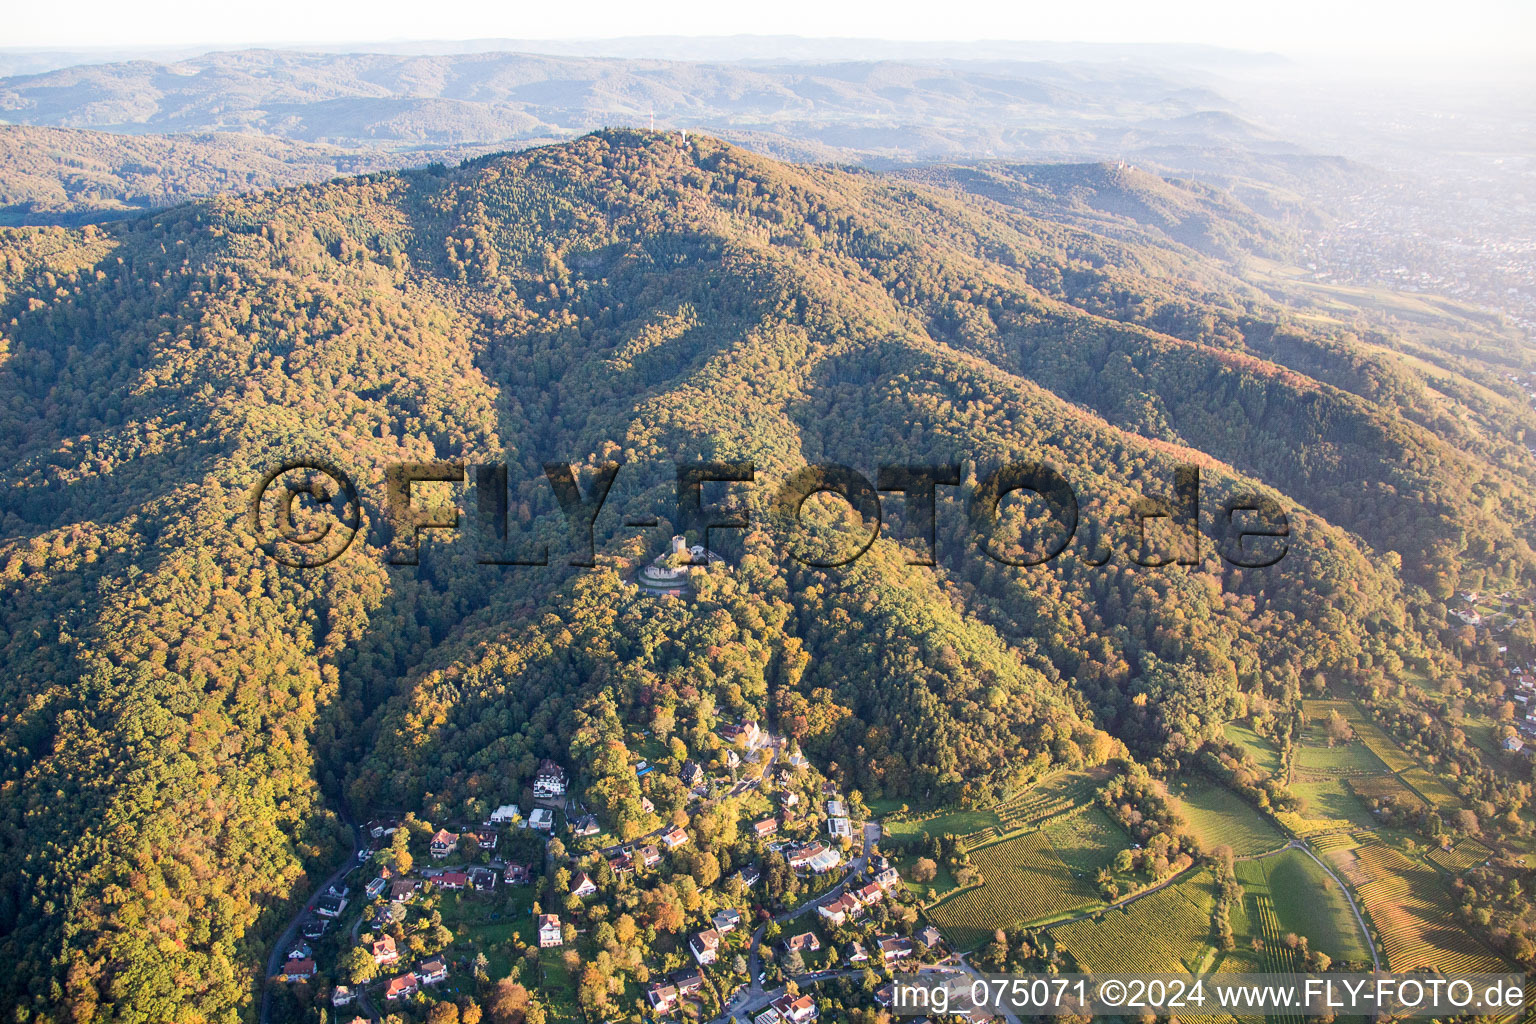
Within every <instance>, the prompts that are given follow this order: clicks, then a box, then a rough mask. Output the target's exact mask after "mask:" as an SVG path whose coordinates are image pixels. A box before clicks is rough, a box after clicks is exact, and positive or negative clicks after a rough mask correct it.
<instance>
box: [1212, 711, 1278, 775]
mask: <svg viewBox="0 0 1536 1024" xmlns="http://www.w3.org/2000/svg"><path fill="white" fill-rule="evenodd" d="M1223 732H1224V733H1225V735H1226V737H1227V739H1229V740H1231V741H1232V742H1233V743H1236V744H1237V745H1238V746H1240V747H1242V748H1243V749H1244V750H1246V751H1247V752H1248V753H1249V754H1250V755H1251V756H1252V757H1253V759H1254V760H1255V761H1257V762H1258V764H1259V767H1260V768H1263V769H1264V770H1265V771H1267V772H1270V773H1274V772H1278V771H1279V770H1280V751H1279V750H1277V749H1275V745H1274V744H1273V743H1271V742H1270V741H1269V740H1267V739H1265V738H1264V737H1263V736H1260V735H1259V734H1258V733H1256V732H1254V731H1253V730H1252V729H1250V728H1248V727H1247V726H1246V725H1240V724H1238V723H1237V722H1228V723H1227V726H1226V728H1225V729H1224V730H1223Z"/></svg>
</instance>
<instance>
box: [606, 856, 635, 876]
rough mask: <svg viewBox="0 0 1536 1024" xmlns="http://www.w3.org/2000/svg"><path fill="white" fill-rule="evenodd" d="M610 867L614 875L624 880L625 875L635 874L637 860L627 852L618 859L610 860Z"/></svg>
mask: <svg viewBox="0 0 1536 1024" xmlns="http://www.w3.org/2000/svg"><path fill="white" fill-rule="evenodd" d="M608 867H609V869H610V870H611V871H612V872H613V873H614V875H616V876H618V877H619V878H623V877H624V876H625V875H632V874H634V873H635V858H634V857H632V856H630V854H629V853H627V852H626V853H621V854H619V855H618V856H617V857H613V858H610V859H609V861H608Z"/></svg>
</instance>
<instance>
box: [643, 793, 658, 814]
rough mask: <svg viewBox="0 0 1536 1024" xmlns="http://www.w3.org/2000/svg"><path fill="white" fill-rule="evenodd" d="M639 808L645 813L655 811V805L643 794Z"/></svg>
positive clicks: (653, 812)
mask: <svg viewBox="0 0 1536 1024" xmlns="http://www.w3.org/2000/svg"><path fill="white" fill-rule="evenodd" d="M640 809H641V810H642V811H644V812H645V813H646V814H655V813H656V805H655V804H654V803H652V802H651V798H650V797H648V796H643V797H641V798H640Z"/></svg>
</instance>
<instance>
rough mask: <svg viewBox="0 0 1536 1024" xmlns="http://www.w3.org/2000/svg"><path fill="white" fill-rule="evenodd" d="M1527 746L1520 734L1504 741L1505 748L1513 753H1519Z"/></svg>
mask: <svg viewBox="0 0 1536 1024" xmlns="http://www.w3.org/2000/svg"><path fill="white" fill-rule="evenodd" d="M1524 747H1525V743H1524V742H1522V741H1521V739H1520V737H1518V736H1511V737H1510V738H1509V739H1507V740H1505V741H1504V749H1505V750H1507V751H1509V752H1510V753H1512V754H1518V753H1520V751H1521V750H1522V749H1523V748H1524Z"/></svg>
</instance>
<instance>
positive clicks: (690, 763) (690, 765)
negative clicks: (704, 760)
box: [677, 758, 704, 789]
mask: <svg viewBox="0 0 1536 1024" xmlns="http://www.w3.org/2000/svg"><path fill="white" fill-rule="evenodd" d="M677 777H678V778H680V779H682V780H683V785H685V786H687V787H688V788H689V789H698V788H699V787H700V786H702V785H704V769H703V768H700V767H699V765H698V762H696V761H694V760H693V759H692V758H689V759H688V760H686V761H684V762H683V770H682V771H680V772H678V773H677Z"/></svg>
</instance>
